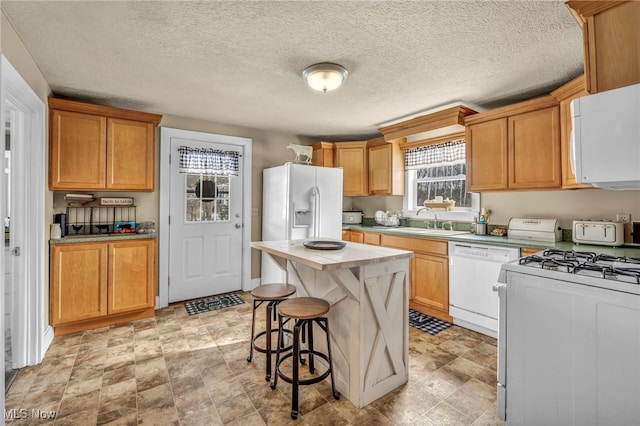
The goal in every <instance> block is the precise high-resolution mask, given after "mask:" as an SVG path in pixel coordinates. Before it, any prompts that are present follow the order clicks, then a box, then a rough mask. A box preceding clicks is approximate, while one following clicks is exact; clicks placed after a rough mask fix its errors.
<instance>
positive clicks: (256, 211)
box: [251, 207, 258, 217]
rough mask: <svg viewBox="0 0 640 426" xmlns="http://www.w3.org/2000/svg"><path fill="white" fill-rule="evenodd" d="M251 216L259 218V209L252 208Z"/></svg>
mask: <svg viewBox="0 0 640 426" xmlns="http://www.w3.org/2000/svg"><path fill="white" fill-rule="evenodd" d="M251 216H253V217H256V216H258V208H257V207H252V208H251Z"/></svg>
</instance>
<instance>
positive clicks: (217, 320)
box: [5, 293, 504, 426]
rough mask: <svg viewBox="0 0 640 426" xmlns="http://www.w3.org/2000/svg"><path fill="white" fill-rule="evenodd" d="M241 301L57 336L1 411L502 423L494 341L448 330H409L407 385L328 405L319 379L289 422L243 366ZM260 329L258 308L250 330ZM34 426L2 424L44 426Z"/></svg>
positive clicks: (67, 418) (281, 398) (108, 419)
mask: <svg viewBox="0 0 640 426" xmlns="http://www.w3.org/2000/svg"><path fill="white" fill-rule="evenodd" d="M241 297H242V298H243V299H244V300H245V301H246V302H247V303H244V304H242V305H237V306H234V307H230V308H226V309H221V310H217V311H211V312H208V313H205V314H200V315H193V316H189V315H188V314H187V313H186V310H185V309H184V306H182V304H176V305H172V306H170V307H168V308H165V309H161V310H158V311H156V315H155V317H154V318H149V319H144V320H140V321H135V322H132V323H129V324H123V325H118V326H113V327H105V328H101V329H98V330H91V331H87V332H82V333H75V334H71V335H68V336H58V337H56V338H55V339H54V341H53V343H52V345H51V347H50V348H49V351H48V352H47V355H46V357H45V359H44V360H43V362H42V363H41V364H40V365H37V366H31V367H27V368H24V369H22V370H21V371H20V372H19V373H18V376H17V378H16V380H15V382H14V383H13V385H12V387H11V389H9V391H8V392H7V394H6V396H5V403H6V408H7V409H12V408H14V409H20V408H28V409H29V410H30V409H32V408H35V409H38V408H39V409H48V410H51V411H56V412H57V414H58V416H57V418H56V419H55V421H50V422H49V423H48V424H56V425H73V426H77V425H82V426H84V425H96V424H101V425H102V424H105V425H106V424H113V425H128V424H131V425H134V424H142V425H153V426H157V425H163V426H164V425H223V424H224V425H251V426H254V425H260V424H268V425H278V426H281V425H289V424H292V425H303V426H306V425H313V426H316V425H323V424H327V425H329V424H331V425H347V424H349V425H401V424H407V425H409V424H411V425H446V424H452V425H459V424H460V425H465V424H472V423H473V424H474V425H499V426H503V425H504V422H503V421H501V420H500V419H498V418H497V417H496V415H495V397H496V395H495V392H496V391H495V389H496V388H495V381H496V364H497V362H496V361H497V359H496V358H497V356H496V353H497V347H496V340H495V339H492V338H490V337H488V336H484V335H481V334H478V333H475V332H473V331H470V330H466V329H463V328H460V327H457V326H453V327H450V328H448V329H447V330H444V331H443V332H441V333H439V334H438V335H436V336H431V335H429V334H427V333H424V332H421V331H419V330H416V329H413V328H410V329H409V337H410V341H409V346H410V356H409V382H408V383H407V384H405V385H403V386H401V387H399V388H398V389H396V390H394V391H393V392H392V393H390V394H387V395H385V396H383V397H382V398H379V399H378V400H377V401H374V402H373V403H371V404H369V405H368V406H367V407H365V408H362V409H358V408H356V407H355V406H354V405H353V404H352V403H351V402H350V401H348V400H347V399H346V398H344V397H342V398H341V399H339V400H335V399H334V398H333V395H332V391H331V384H330V381H329V379H328V378H327V379H325V380H324V381H322V382H320V383H316V384H313V385H309V386H301V387H300V401H299V417H298V419H297V420H295V421H294V420H292V419H291V417H290V415H291V385H290V384H288V383H286V382H284V381H282V380H279V381H278V386H277V388H276V389H275V390H272V389H271V388H270V386H269V382H267V381H265V362H266V359H265V354H263V353H258V352H254V357H253V360H252V362H250V363H249V362H247V361H246V358H247V356H248V355H249V340H250V326H251V296H250V295H249V294H248V293H243V294H241ZM264 324H265V319H264V312H263V311H262V310H261V311H259V312H258V313H257V317H256V329H257V330H258V331H259V330H262V329H263V327H264ZM287 368H288V369H290V368H291V366H290V365H289V366H287V365H284V366H283V369H284V370H287ZM302 372H303V373H304V372H305V367H303V368H302ZM272 374H275V369H274V371H273V373H272ZM35 422H36V419H30V421H27V422H24V423H18V422H10V424H20V425H22V424H47V423H46V422H44V423H43V422H39V423H35Z"/></svg>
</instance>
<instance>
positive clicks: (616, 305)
mask: <svg viewBox="0 0 640 426" xmlns="http://www.w3.org/2000/svg"><path fill="white" fill-rule="evenodd" d="M498 281H499V283H498V284H496V286H495V287H494V289H496V290H497V291H498V294H499V297H500V315H499V319H500V320H499V330H498V402H497V411H498V416H499V417H500V418H503V419H505V418H506V420H507V422H508V423H509V425H529V424H594V425H598V424H601V425H609V424H640V405H639V404H638V395H640V362H638V360H640V258H633V257H624V256H617V255H616V254H615V251H614V250H610V251H609V252H608V253H606V254H596V253H592V252H583V251H563V250H557V249H550V250H545V251H542V252H539V253H536V254H534V255H532V256H526V257H523V258H521V259H519V260H517V261H514V262H509V263H505V264H503V266H502V269H501V272H500V277H499V280H498ZM613 390H615V391H613Z"/></svg>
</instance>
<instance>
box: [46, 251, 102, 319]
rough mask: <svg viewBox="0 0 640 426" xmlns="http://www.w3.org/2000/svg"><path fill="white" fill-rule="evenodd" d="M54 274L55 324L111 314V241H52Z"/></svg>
mask: <svg viewBox="0 0 640 426" xmlns="http://www.w3.org/2000/svg"><path fill="white" fill-rule="evenodd" d="M50 274H51V277H50V282H51V288H50V296H49V297H50V316H51V318H50V320H51V324H52V325H54V326H56V325H60V324H67V323H72V322H76V321H82V320H87V319H92V318H99V317H103V316H105V315H106V314H107V244H105V243H87V244H57V245H52V246H51V270H50Z"/></svg>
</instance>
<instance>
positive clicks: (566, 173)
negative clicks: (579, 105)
mask: <svg viewBox="0 0 640 426" xmlns="http://www.w3.org/2000/svg"><path fill="white" fill-rule="evenodd" d="M586 95H588V93H587V90H586V89H584V85H583V88H582V90H580V91H578V92H577V93H575V94H573V95H572V96H571V97H569V98H567V99H563V100H561V101H560V156H561V157H562V187H563V188H591V185H581V184H579V183H578V182H576V175H574V174H573V169H572V168H571V129H572V127H573V123H572V122H571V101H572V100H574V99H575V98H579V97H581V96H586Z"/></svg>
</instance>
